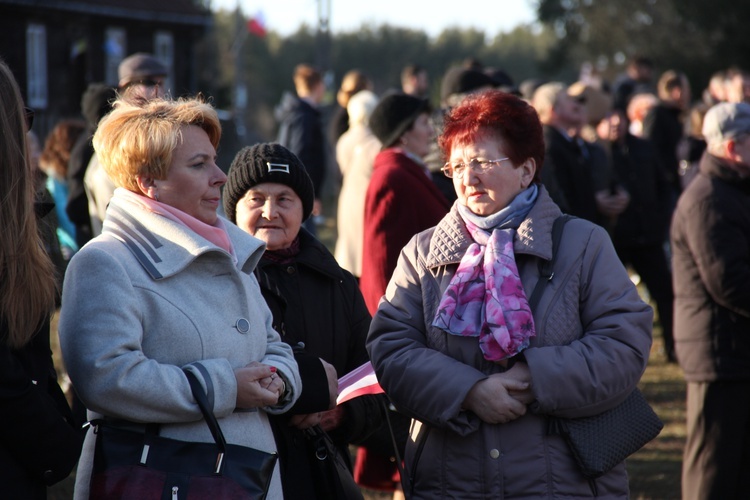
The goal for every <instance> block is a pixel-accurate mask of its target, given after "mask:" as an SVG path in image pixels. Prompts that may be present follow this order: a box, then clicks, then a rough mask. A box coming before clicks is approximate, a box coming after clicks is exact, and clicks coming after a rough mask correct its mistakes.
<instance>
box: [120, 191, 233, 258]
mask: <svg viewBox="0 0 750 500" xmlns="http://www.w3.org/2000/svg"><path fill="white" fill-rule="evenodd" d="M115 196H118V197H120V198H122V199H123V200H125V201H128V202H130V203H133V204H135V205H139V206H140V207H141V208H144V209H146V210H148V211H150V212H153V213H155V214H159V215H161V216H163V217H166V218H167V219H170V220H172V221H174V222H177V223H178V224H182V225H183V226H186V227H187V228H188V229H191V230H192V231H194V232H195V233H196V234H198V235H199V236H202V237H203V238H205V239H207V240H208V241H210V242H211V243H213V244H214V245H216V246H218V247H219V248H223V249H224V250H226V251H227V252H229V253H230V254H231V255H232V256H233V257H234V256H235V253H234V247H233V246H232V241H231V240H230V239H229V235H228V234H227V229H226V226H225V225H224V221H222V220H221V218H220V217H217V218H216V222H215V223H214V225H213V226H212V225H209V224H206V223H205V222H202V221H199V220H198V219H196V218H195V217H193V216H192V215H188V214H186V213H185V212H183V211H182V210H178V209H176V208H174V207H173V206H171V205H167V204H166V203H161V202H158V201H156V200H153V199H151V198H149V197H148V196H143V195H140V194H137V193H134V192H132V191H128V190H127V189H124V188H117V189H116V190H115Z"/></svg>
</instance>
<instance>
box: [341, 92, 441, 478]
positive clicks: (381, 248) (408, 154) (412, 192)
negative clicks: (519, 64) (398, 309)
mask: <svg viewBox="0 0 750 500" xmlns="http://www.w3.org/2000/svg"><path fill="white" fill-rule="evenodd" d="M370 129H371V130H372V132H373V134H375V136H376V137H377V138H378V139H379V140H380V142H381V143H382V145H383V149H382V150H381V151H380V153H378V155H377V156H376V157H375V163H374V165H373V172H372V177H371V178H370V184H369V185H368V187H367V194H366V196H365V219H364V239H363V258H362V276H361V277H360V282H359V287H360V290H361V291H362V295H363V296H364V299H365V304H366V305H367V309H368V310H369V311H370V314H373V313H375V311H377V309H378V303H379V302H380V298H381V297H382V296H383V295H384V294H385V288H386V286H387V285H388V282H389V281H390V279H391V274H393V271H394V270H395V269H396V262H397V261H398V256H399V254H400V253H401V249H402V248H403V247H404V246H405V245H406V244H407V243H408V242H409V240H410V239H411V238H412V236H414V235H415V234H417V233H419V232H421V231H424V230H425V229H428V228H430V227H432V226H434V225H436V224H437V223H438V222H439V221H440V220H441V219H442V218H443V217H444V216H445V214H446V213H448V210H449V209H450V203H449V202H448V200H447V199H446V198H445V196H444V195H443V194H442V193H441V192H440V190H439V189H438V188H437V186H436V185H435V184H434V182H433V181H432V176H431V174H430V172H429V170H428V169H427V166H426V164H425V163H424V161H423V160H422V159H423V158H424V157H425V156H426V155H427V153H428V152H429V150H430V144H431V142H432V140H433V137H434V134H435V131H434V130H433V128H432V124H431V123H430V105H429V103H428V101H427V100H424V99H420V98H418V97H414V96H410V95H406V94H403V93H392V94H389V95H387V96H385V97H383V99H381V101H380V103H379V104H378V106H377V107H376V108H375V109H374V110H373V112H372V115H371V116H370ZM389 419H390V420H391V425H392V427H393V434H394V438H395V440H396V442H397V443H398V446H399V448H400V449H399V450H398V453H399V455H398V456H396V453H395V451H394V449H393V446H392V445H391V443H392V442H393V441H392V439H391V436H390V431H389V430H388V428H387V427H385V426H384V427H383V428H381V429H380V430H379V431H376V432H375V433H374V434H373V436H371V438H370V439H368V440H367V441H366V442H365V443H363V444H364V446H363V447H361V448H359V450H358V451H357V460H356V464H355V467H354V478H355V480H356V481H357V483H358V484H359V485H361V486H364V487H366V488H371V489H377V490H385V491H394V490H396V489H397V488H398V483H399V475H398V471H397V470H396V467H395V462H396V461H398V460H399V459H400V458H399V457H403V451H404V445H405V444H406V439H407V436H408V427H409V419H408V418H407V417H405V416H403V415H400V414H399V413H397V412H390V417H389Z"/></svg>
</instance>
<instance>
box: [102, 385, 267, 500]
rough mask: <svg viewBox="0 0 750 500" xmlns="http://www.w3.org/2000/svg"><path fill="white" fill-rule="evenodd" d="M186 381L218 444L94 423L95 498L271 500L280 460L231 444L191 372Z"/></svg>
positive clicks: (155, 430)
mask: <svg viewBox="0 0 750 500" xmlns="http://www.w3.org/2000/svg"><path fill="white" fill-rule="evenodd" d="M185 375H186V376H187V378H188V380H189V381H190V388H191V389H192V391H193V396H194V397H195V400H196V401H197V402H198V406H199V407H200V409H201V413H203V417H204V419H205V421H206V424H207V425H208V427H209V429H210V430H211V435H212V436H213V438H214V443H196V442H191V441H179V440H176V439H170V438H165V437H162V436H159V435H158V427H159V424H146V425H145V432H142V431H141V432H138V431H137V430H132V428H133V427H136V428H137V427H141V428H143V427H144V426H143V425H142V424H140V425H139V424H133V423H125V425H119V424H117V423H113V422H110V421H108V420H95V421H92V425H93V426H94V433H95V434H96V447H95V452H94V465H93V470H92V472H91V483H90V498H92V499H121V500H146V499H154V500H159V499H161V500H176V499H190V500H193V499H195V500H202V499H206V500H208V499H215V498H232V499H253V500H262V499H264V498H265V496H266V493H267V492H268V487H269V485H270V482H271V476H272V474H273V470H274V467H275V465H276V459H277V454H276V453H267V452H264V451H261V450H256V449H253V448H248V447H245V446H239V445H234V444H227V443H226V440H225V439H224V434H223V433H222V431H221V427H219V423H218V422H217V420H216V417H215V416H214V414H213V412H212V411H211V409H210V408H209V405H208V398H207V396H206V393H205V392H204V390H203V387H202V386H201V384H200V382H199V381H198V379H197V378H196V377H195V375H193V374H192V373H190V372H185ZM128 424H129V425H128ZM129 428H130V429H129ZM269 432H270V430H269Z"/></svg>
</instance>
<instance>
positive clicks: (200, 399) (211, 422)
mask: <svg viewBox="0 0 750 500" xmlns="http://www.w3.org/2000/svg"><path fill="white" fill-rule="evenodd" d="M185 376H187V379H188V382H190V390H191V391H193V397H194V398H195V401H196V402H197V403H198V407H199V408H200V409H201V413H203V418H204V419H205V420H206V424H207V425H208V428H209V429H210V430H211V435H212V436H213V437H214V441H216V446H218V447H219V451H221V453H226V451H227V441H226V439H224V433H223V432H221V427H219V422H218V421H217V420H216V416H215V415H214V412H213V411H211V408H209V405H208V396H206V391H204V390H203V386H202V385H201V383H200V381H199V380H198V377H196V376H195V374H194V373H192V372H189V371H185Z"/></svg>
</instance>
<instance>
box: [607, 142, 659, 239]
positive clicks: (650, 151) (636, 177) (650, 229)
mask: <svg viewBox="0 0 750 500" xmlns="http://www.w3.org/2000/svg"><path fill="white" fill-rule="evenodd" d="M610 151H611V158H612V166H613V168H614V170H615V174H616V175H617V178H618V180H619V181H620V183H621V184H622V185H623V186H624V187H625V189H626V190H627V191H628V193H629V194H630V203H629V204H628V207H627V208H626V209H625V211H624V212H623V213H621V214H620V215H619V216H618V217H617V223H616V224H615V229H614V236H613V238H612V239H613V240H614V244H615V248H632V247H636V248H637V247H643V246H649V245H653V244H661V243H662V242H664V241H666V239H667V237H668V232H667V228H668V226H669V219H670V216H671V213H670V210H671V206H670V205H671V191H670V185H669V183H668V181H667V178H666V176H665V175H664V171H663V169H662V168H661V166H660V165H659V157H658V155H657V152H656V149H655V148H654V146H653V144H652V143H651V142H650V141H646V140H644V139H640V138H638V137H635V136H633V135H630V134H628V135H627V136H626V138H625V142H624V144H620V143H617V142H616V143H613V144H612V145H611V149H610Z"/></svg>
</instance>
